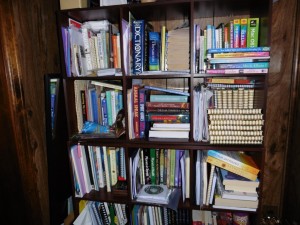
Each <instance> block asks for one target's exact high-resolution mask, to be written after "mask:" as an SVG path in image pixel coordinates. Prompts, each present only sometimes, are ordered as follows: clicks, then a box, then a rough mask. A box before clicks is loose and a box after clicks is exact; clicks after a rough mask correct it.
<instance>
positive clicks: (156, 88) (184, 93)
mask: <svg viewBox="0 0 300 225" xmlns="http://www.w3.org/2000/svg"><path fill="white" fill-rule="evenodd" d="M144 88H146V89H148V90H154V91H162V92H166V93H171V94H177V95H185V96H190V94H189V93H188V92H184V91H178V90H175V89H170V88H161V87H156V86H147V85H146V86H144Z"/></svg>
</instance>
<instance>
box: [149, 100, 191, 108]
mask: <svg viewBox="0 0 300 225" xmlns="http://www.w3.org/2000/svg"><path fill="white" fill-rule="evenodd" d="M189 108H190V104H189V103H188V102H146V109H189Z"/></svg>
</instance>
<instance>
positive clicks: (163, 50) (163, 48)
mask: <svg viewBox="0 0 300 225" xmlns="http://www.w3.org/2000/svg"><path fill="white" fill-rule="evenodd" d="M165 55H166V26H164V25H163V26H162V27H161V51H160V68H161V71H165V70H166V68H165Z"/></svg>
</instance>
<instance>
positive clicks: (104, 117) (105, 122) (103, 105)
mask: <svg viewBox="0 0 300 225" xmlns="http://www.w3.org/2000/svg"><path fill="white" fill-rule="evenodd" d="M101 113H102V125H103V126H107V125H108V117H107V101H106V97H105V92H103V93H101Z"/></svg>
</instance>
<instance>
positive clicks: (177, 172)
mask: <svg viewBox="0 0 300 225" xmlns="http://www.w3.org/2000/svg"><path fill="white" fill-rule="evenodd" d="M179 158H180V150H175V172H174V186H175V187H178V186H179V180H178V178H179V167H180V165H179V164H180V162H179Z"/></svg>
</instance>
